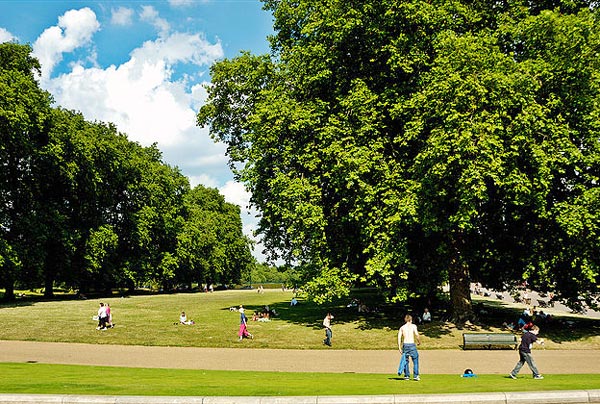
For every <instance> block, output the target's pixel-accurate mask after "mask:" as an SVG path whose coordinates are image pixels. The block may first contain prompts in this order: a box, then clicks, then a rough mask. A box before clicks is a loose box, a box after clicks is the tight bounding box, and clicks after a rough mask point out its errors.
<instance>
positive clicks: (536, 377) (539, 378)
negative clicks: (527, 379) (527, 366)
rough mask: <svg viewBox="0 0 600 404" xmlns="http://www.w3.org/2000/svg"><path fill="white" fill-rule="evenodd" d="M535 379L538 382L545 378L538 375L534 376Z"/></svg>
mask: <svg viewBox="0 0 600 404" xmlns="http://www.w3.org/2000/svg"><path fill="white" fill-rule="evenodd" d="M533 378H534V379H536V380H542V379H543V378H544V376H542V375H537V376H533Z"/></svg>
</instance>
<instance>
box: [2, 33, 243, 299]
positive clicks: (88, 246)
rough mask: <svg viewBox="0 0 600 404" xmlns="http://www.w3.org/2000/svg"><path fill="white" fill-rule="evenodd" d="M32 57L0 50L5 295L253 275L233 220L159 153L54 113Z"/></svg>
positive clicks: (10, 48) (235, 213)
mask: <svg viewBox="0 0 600 404" xmlns="http://www.w3.org/2000/svg"><path fill="white" fill-rule="evenodd" d="M30 54H31V48H30V47H29V46H25V45H19V44H15V43H3V44H0V167H2V169H1V170H0V288H4V289H5V294H4V298H5V299H13V298H14V289H15V287H19V288H35V287H40V286H42V287H43V288H44V290H45V294H46V295H47V296H51V295H52V294H53V289H54V286H58V285H60V286H64V287H66V288H72V289H76V290H78V291H79V292H81V293H88V292H91V291H96V292H109V291H110V290H111V289H113V288H116V287H119V288H130V289H132V288H135V287H137V286H142V285H154V286H155V287H156V288H162V289H164V290H172V289H174V288H175V287H181V286H182V285H187V286H188V287H189V286H191V285H192V284H193V283H226V284H229V283H237V282H239V281H240V280H241V278H242V275H243V274H245V273H247V272H249V271H250V270H251V268H252V266H253V265H254V259H253V258H252V255H251V252H250V247H251V242H250V240H249V239H248V238H247V237H246V236H245V235H244V234H243V233H242V223H241V217H240V210H239V208H238V207H237V206H236V205H233V204H230V203H228V202H226V201H225V199H224V197H223V196H222V195H220V194H219V193H218V191H217V190H216V189H211V188H206V187H204V186H202V185H198V186H196V187H194V188H190V184H189V182H188V179H187V178H186V177H185V176H184V175H183V174H181V172H180V171H179V169H178V168H177V167H171V166H169V165H167V164H165V163H164V162H163V161H162V155H161V153H160V151H159V150H158V148H157V147H156V145H152V146H150V147H142V146H141V145H139V144H138V143H135V142H131V141H129V140H128V139H127V136H126V135H125V134H123V133H119V132H118V131H117V129H116V127H115V126H114V125H113V124H110V123H108V124H107V123H102V122H89V121H86V120H85V119H84V117H83V116H82V115H81V114H80V113H78V112H75V111H67V110H64V109H61V108H55V107H52V105H51V103H52V98H51V97H50V95H49V94H48V93H47V92H45V91H42V90H41V89H40V88H39V85H38V83H37V81H36V77H37V75H38V74H39V63H38V62H37V60H36V59H34V58H32V57H31V56H30Z"/></svg>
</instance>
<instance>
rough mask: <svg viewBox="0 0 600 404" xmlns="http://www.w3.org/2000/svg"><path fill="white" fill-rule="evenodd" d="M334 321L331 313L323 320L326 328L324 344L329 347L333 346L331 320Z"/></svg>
mask: <svg viewBox="0 0 600 404" xmlns="http://www.w3.org/2000/svg"><path fill="white" fill-rule="evenodd" d="M332 319H333V316H332V315H331V313H327V315H326V316H325V318H324V319H323V327H325V339H324V340H323V343H324V344H325V345H327V346H331V337H332V332H331V320H332Z"/></svg>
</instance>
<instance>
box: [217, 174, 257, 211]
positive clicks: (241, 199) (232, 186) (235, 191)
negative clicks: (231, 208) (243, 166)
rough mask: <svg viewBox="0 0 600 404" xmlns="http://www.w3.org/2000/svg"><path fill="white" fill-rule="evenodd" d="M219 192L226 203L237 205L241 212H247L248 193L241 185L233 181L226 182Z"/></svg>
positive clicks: (248, 203)
mask: <svg viewBox="0 0 600 404" xmlns="http://www.w3.org/2000/svg"><path fill="white" fill-rule="evenodd" d="M220 191H221V193H222V194H223V196H225V200H226V201H227V202H229V203H233V204H236V205H238V206H239V207H240V208H242V210H243V211H244V210H248V205H250V192H248V191H246V189H245V188H244V185H243V184H240V183H239V182H235V181H227V183H226V184H225V185H224V186H223V187H222V188H221V189H220Z"/></svg>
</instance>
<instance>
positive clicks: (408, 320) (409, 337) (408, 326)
mask: <svg viewBox="0 0 600 404" xmlns="http://www.w3.org/2000/svg"><path fill="white" fill-rule="evenodd" d="M404 321H405V323H404V325H403V326H402V327H400V329H399V330H398V349H399V350H400V355H401V356H400V366H399V367H398V376H402V374H401V373H402V372H404V380H410V369H409V366H408V365H409V363H408V358H409V357H410V358H411V359H412V363H413V380H415V381H419V380H421V378H420V376H419V351H417V344H421V338H420V336H419V331H418V330H417V326H416V325H414V324H413V322H412V316H411V315H410V314H407V315H406V316H404ZM415 341H416V344H415ZM402 359H404V361H405V363H404V364H403V363H402Z"/></svg>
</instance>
